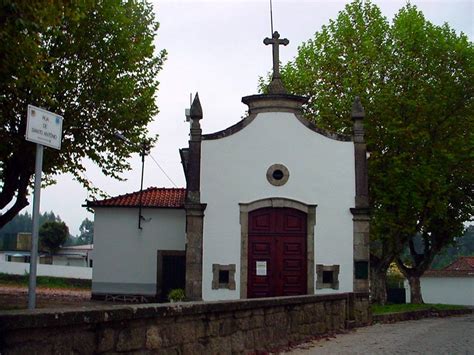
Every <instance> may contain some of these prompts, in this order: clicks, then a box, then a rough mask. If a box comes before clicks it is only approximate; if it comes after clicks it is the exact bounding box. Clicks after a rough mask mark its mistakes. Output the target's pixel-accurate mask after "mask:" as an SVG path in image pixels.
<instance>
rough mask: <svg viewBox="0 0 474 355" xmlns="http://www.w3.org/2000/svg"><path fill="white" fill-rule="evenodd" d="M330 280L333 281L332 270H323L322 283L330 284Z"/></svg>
mask: <svg viewBox="0 0 474 355" xmlns="http://www.w3.org/2000/svg"><path fill="white" fill-rule="evenodd" d="M332 281H333V272H332V271H323V284H332Z"/></svg>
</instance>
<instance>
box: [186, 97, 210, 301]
mask: <svg viewBox="0 0 474 355" xmlns="http://www.w3.org/2000/svg"><path fill="white" fill-rule="evenodd" d="M190 111H191V112H190V116H191V130H190V140H189V148H188V152H187V166H186V203H185V205H184V208H185V209H186V298H187V299H189V300H193V301H199V300H202V245H203V226H204V209H205V208H206V205H205V204H202V203H201V194H200V189H201V141H202V131H201V125H200V122H199V121H200V120H201V119H202V108H201V103H200V101H199V95H198V94H196V96H195V97H194V101H193V103H192V105H191V110H190Z"/></svg>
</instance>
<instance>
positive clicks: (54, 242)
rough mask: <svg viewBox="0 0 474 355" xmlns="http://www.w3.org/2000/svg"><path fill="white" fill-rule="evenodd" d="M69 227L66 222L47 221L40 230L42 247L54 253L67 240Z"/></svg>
mask: <svg viewBox="0 0 474 355" xmlns="http://www.w3.org/2000/svg"><path fill="white" fill-rule="evenodd" d="M68 236H69V228H68V227H67V226H66V223H64V222H46V223H44V224H43V225H42V226H41V228H40V230H39V239H40V246H41V249H46V250H48V251H49V252H50V253H51V254H54V253H55V252H56V251H57V250H58V249H59V248H60V247H61V246H62V245H63V244H64V242H65V241H66V240H67V238H68Z"/></svg>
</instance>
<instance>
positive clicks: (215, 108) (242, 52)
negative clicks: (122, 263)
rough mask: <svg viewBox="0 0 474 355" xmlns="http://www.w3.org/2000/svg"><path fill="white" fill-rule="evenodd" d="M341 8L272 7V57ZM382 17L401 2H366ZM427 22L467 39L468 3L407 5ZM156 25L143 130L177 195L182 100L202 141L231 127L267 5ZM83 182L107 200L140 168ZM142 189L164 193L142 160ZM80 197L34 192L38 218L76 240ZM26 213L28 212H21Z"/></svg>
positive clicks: (240, 109) (190, 12) (223, 7)
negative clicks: (48, 215)
mask: <svg viewBox="0 0 474 355" xmlns="http://www.w3.org/2000/svg"><path fill="white" fill-rule="evenodd" d="M347 2H348V1H342V0H340V1H336V0H331V1H322V0H312V1H310V0H291V1H289V0H287V1H283V0H273V19H274V29H275V30H278V31H279V32H280V34H281V36H282V37H286V38H288V39H289V40H290V44H289V45H288V46H286V47H284V48H282V49H281V50H280V59H281V61H282V62H286V61H288V60H290V59H292V58H293V57H294V56H295V55H296V54H297V48H298V45H299V44H301V43H302V42H303V41H306V40H308V39H310V38H312V36H313V34H314V33H315V32H316V31H318V30H319V29H320V28H321V26H322V25H324V24H327V23H328V21H329V19H335V18H336V16H337V13H338V12H339V11H340V10H342V9H343V8H344V5H345V4H346V3H347ZM373 2H375V3H376V4H378V6H379V7H380V8H381V9H382V12H383V14H384V15H385V16H386V17H387V18H388V19H392V18H393V15H394V14H395V13H396V12H397V10H398V9H399V8H400V7H402V6H403V5H404V4H405V1H398V0H383V1H382V0H379V1H373ZM411 3H412V4H416V5H417V6H418V8H419V9H420V10H422V11H423V13H424V14H425V16H426V18H427V19H428V20H430V21H431V22H433V23H435V24H438V25H441V24H443V23H444V22H448V23H449V25H450V26H451V27H452V28H454V29H455V30H456V31H457V32H458V33H459V32H460V31H462V32H464V33H465V34H467V35H468V36H469V38H470V39H471V40H472V39H473V37H474V23H473V21H474V20H473V18H474V1H473V0H432V1H427V0H425V1H420V0H419V1H416V0H413V1H411ZM154 7H155V12H156V18H157V20H158V21H159V22H160V29H159V31H158V35H157V37H156V42H155V43H156V47H157V48H158V49H162V48H165V49H166V50H167V51H168V60H167V61H166V62H165V64H164V68H163V70H162V71H161V72H160V73H159V80H160V87H159V91H158V94H157V103H158V106H159V109H160V113H159V114H158V115H157V116H156V117H155V120H154V122H153V123H152V124H151V125H150V127H149V128H150V131H151V132H152V133H158V134H159V135H160V137H159V141H158V144H157V145H156V146H155V148H154V149H153V150H152V152H151V154H152V156H153V157H154V158H155V159H156V160H157V162H158V163H159V164H160V165H161V166H162V167H163V169H164V170H165V171H166V172H167V174H168V175H169V176H170V178H171V179H172V180H173V182H174V184H176V185H177V186H178V187H185V180H184V175H183V172H182V167H181V163H180V157H179V153H178V149H179V148H182V147H186V146H187V140H188V132H189V126H188V124H187V123H185V117H184V109H185V108H188V107H189V94H190V93H191V92H192V93H195V92H199V97H200V99H201V104H202V107H203V112H204V118H203V120H202V121H201V123H202V128H203V132H204V133H210V132H214V131H217V130H221V129H224V128H226V127H228V126H229V125H231V124H234V123H235V122H237V121H239V120H240V119H241V117H242V116H243V114H244V112H245V109H246V106H245V105H243V104H242V103H241V101H240V100H241V98H242V96H246V95H252V94H256V93H257V82H258V77H259V76H261V75H264V74H265V73H267V72H268V71H269V70H270V69H271V48H270V47H267V46H265V45H263V43H262V41H263V38H265V37H268V36H270V32H271V31H270V16H269V0H247V1H244V0H242V1H237V0H233V1H231V0H218V1H217V0H216V1H199V0H192V1H191V0H188V1H180V0H168V1H165V0H155V1H154ZM85 164H86V166H87V172H86V175H87V177H88V178H89V179H90V180H91V181H92V182H93V183H94V185H95V186H97V187H99V188H101V189H102V190H103V191H105V192H106V193H107V194H109V195H111V196H116V195H119V194H123V193H127V192H132V191H137V190H139V186H140V168H141V165H140V164H141V163H140V159H139V157H137V156H136V155H135V156H133V157H132V158H131V164H132V168H133V170H132V171H131V172H129V173H127V174H124V177H125V178H127V179H128V180H127V181H125V182H118V181H115V180H113V179H110V178H106V177H105V176H104V175H103V174H102V173H101V172H100V170H99V169H97V168H96V167H95V166H93V165H92V164H90V163H87V162H86V163H85ZM144 181H145V182H144V186H145V187H149V186H158V187H172V186H173V183H172V182H170V181H169V180H168V179H167V178H166V176H165V175H164V174H163V173H162V172H161V170H160V169H159V168H158V166H157V165H156V164H155V162H154V161H153V160H152V159H151V158H150V157H148V158H147V159H146V164H145V179H144ZM87 198H88V195H87V192H86V191H85V190H84V189H83V188H82V187H81V186H80V184H79V183H77V182H75V181H73V179H72V176H71V175H68V174H66V175H62V176H59V177H58V183H57V184H56V185H54V186H51V187H47V188H46V189H44V190H43V191H42V195H41V210H42V211H50V210H52V211H53V212H55V213H56V214H59V215H60V216H61V218H62V219H63V220H64V221H65V222H66V224H67V225H68V226H69V229H70V232H71V233H72V234H77V233H78V230H79V225H80V223H81V221H82V220H83V219H84V218H85V217H86V216H87V217H88V218H90V219H92V218H93V215H92V214H91V213H88V212H87V211H86V209H85V208H83V207H81V205H82V204H84V202H85V200H86V199H87ZM26 210H28V211H29V212H30V213H31V210H32V204H30V206H28V207H27V208H25V209H24V210H23V211H26Z"/></svg>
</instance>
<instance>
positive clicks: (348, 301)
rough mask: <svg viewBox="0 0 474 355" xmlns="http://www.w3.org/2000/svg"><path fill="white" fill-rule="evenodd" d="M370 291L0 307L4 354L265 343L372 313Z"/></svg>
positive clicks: (209, 348)
mask: <svg viewBox="0 0 474 355" xmlns="http://www.w3.org/2000/svg"><path fill="white" fill-rule="evenodd" d="M368 306H369V301H368V294H352V293H346V294H337V295H324V296H297V297H279V298H266V299H254V300H238V301H225V302H194V303H191V302H190V303H175V304H142V305H130V306H124V305H120V306H97V307H88V308H87V309H86V308H84V309H61V310H58V309H56V310H54V309H48V310H42V309H40V310H35V311H32V312H31V311H27V310H22V311H3V312H0V353H1V354H33V353H34V354H53V353H58V354H59V353H61V354H62V353H64V354H66V353H78V354H91V353H105V354H110V353H117V352H127V353H130V352H137V353H141V354H142V353H145V354H146V353H158V352H159V353H160V354H178V353H179V354H216V353H220V354H227V353H248V352H254V351H265V350H269V349H274V348H278V347H281V346H286V345H288V344H289V343H294V342H300V341H304V340H305V339H308V338H310V337H312V336H315V335H321V334H325V333H331V332H337V331H340V330H343V329H345V328H347V327H352V326H363V325H367V324H369V323H370V321H371V315H370V311H369V307H368Z"/></svg>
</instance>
